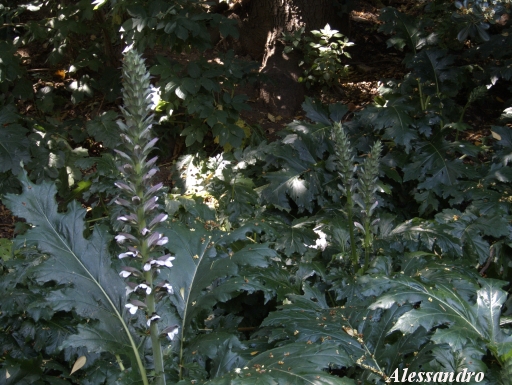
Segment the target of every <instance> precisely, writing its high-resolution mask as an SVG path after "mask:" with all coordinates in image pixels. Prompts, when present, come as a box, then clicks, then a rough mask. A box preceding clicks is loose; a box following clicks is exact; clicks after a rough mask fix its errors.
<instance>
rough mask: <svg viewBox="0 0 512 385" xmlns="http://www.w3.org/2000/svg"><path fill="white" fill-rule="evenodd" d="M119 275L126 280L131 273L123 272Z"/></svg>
mask: <svg viewBox="0 0 512 385" xmlns="http://www.w3.org/2000/svg"><path fill="white" fill-rule="evenodd" d="M119 275H120V276H121V277H123V278H128V277H129V276H130V275H132V273H131V272H130V271H126V270H123V271H121V272H120V273H119Z"/></svg>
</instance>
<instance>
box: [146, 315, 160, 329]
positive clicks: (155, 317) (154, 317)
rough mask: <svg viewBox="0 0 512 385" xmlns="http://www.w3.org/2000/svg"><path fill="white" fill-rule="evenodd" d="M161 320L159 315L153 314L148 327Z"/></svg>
mask: <svg viewBox="0 0 512 385" xmlns="http://www.w3.org/2000/svg"><path fill="white" fill-rule="evenodd" d="M159 319H160V316H159V315H158V314H153V315H152V316H151V317H150V318H149V319H148V322H147V325H148V327H149V326H150V325H151V322H153V321H156V320H159Z"/></svg>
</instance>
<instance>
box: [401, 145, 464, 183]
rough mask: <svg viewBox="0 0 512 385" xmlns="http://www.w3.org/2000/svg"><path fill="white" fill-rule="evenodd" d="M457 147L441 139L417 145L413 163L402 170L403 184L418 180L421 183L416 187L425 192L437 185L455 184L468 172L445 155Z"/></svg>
mask: <svg viewBox="0 0 512 385" xmlns="http://www.w3.org/2000/svg"><path fill="white" fill-rule="evenodd" d="M457 146H458V144H456V143H450V142H448V141H446V140H444V139H442V138H439V139H436V140H433V141H430V142H422V143H419V144H418V145H417V146H416V147H415V151H414V157H413V162H412V163H410V164H408V165H406V166H405V167H404V168H403V170H404V182H407V181H409V180H415V179H418V180H420V181H421V182H422V183H420V184H419V185H418V187H419V188H425V189H427V190H430V189H433V188H435V187H437V186H438V185H447V186H451V185H454V184H456V183H457V179H458V178H460V177H462V176H464V175H466V174H467V173H468V172H469V171H470V170H469V166H467V165H465V164H464V163H463V162H462V161H461V160H460V159H452V158H453V156H450V157H449V156H448V154H447V153H449V152H453V151H457Z"/></svg>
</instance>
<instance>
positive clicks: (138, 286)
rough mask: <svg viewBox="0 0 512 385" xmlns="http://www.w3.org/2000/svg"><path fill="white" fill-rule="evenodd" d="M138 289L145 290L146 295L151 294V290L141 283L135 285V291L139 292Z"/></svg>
mask: <svg viewBox="0 0 512 385" xmlns="http://www.w3.org/2000/svg"><path fill="white" fill-rule="evenodd" d="M139 289H142V290H146V294H147V295H150V294H151V288H150V287H149V286H148V285H146V284H145V283H141V284H140V285H137V287H136V288H135V290H139Z"/></svg>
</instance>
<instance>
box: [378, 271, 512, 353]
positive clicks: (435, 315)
mask: <svg viewBox="0 0 512 385" xmlns="http://www.w3.org/2000/svg"><path fill="white" fill-rule="evenodd" d="M382 279H383V280H387V279H392V281H393V282H392V286H393V289H392V290H391V291H390V292H389V293H387V294H384V295H383V296H381V297H380V298H379V299H378V300H377V301H376V302H375V303H373V304H372V305H371V306H370V309H377V308H385V309H386V308H389V307H391V306H392V305H393V304H399V305H403V304H404V303H405V302H409V303H415V304H417V306H416V308H415V309H412V310H410V311H409V312H407V313H405V314H404V315H402V316H401V317H400V318H399V319H398V321H397V322H396V324H395V325H394V326H393V328H391V329H390V331H389V333H392V332H393V331H395V330H400V331H401V332H403V333H412V332H414V331H416V330H417V329H418V328H419V327H420V326H421V327H423V328H425V330H427V331H429V330H433V329H435V328H436V327H438V326H441V325H443V326H445V328H446V329H447V330H448V331H446V330H445V328H443V329H440V330H438V331H436V335H435V336H434V338H433V340H434V341H437V342H439V343H448V344H449V345H450V346H451V347H452V348H453V349H454V350H457V349H460V348H461V347H462V346H463V345H464V344H465V343H468V342H470V343H472V344H475V346H478V344H479V343H482V342H483V343H486V344H488V346H494V345H495V344H496V343H498V342H501V341H503V340H504V338H505V335H504V333H503V332H502V331H501V329H500V326H499V317H500V314H501V308H502V306H503V303H504V302H505V300H506V293H505V292H504V291H503V290H501V286H503V285H504V284H505V283H504V282H502V281H497V280H483V279H482V280H481V281H480V282H481V285H482V288H481V289H479V290H478V291H477V293H476V294H477V303H476V304H472V303H470V302H468V301H467V300H466V299H464V298H463V297H462V296H460V295H459V294H458V292H457V291H456V290H454V289H453V286H452V285H451V284H450V283H449V282H446V283H444V282H440V281H437V282H436V283H435V285H434V286H433V285H432V284H431V283H428V282H422V281H420V280H416V279H412V278H409V277H405V276H395V277H393V278H387V277H384V278H382ZM418 303H419V305H418Z"/></svg>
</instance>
